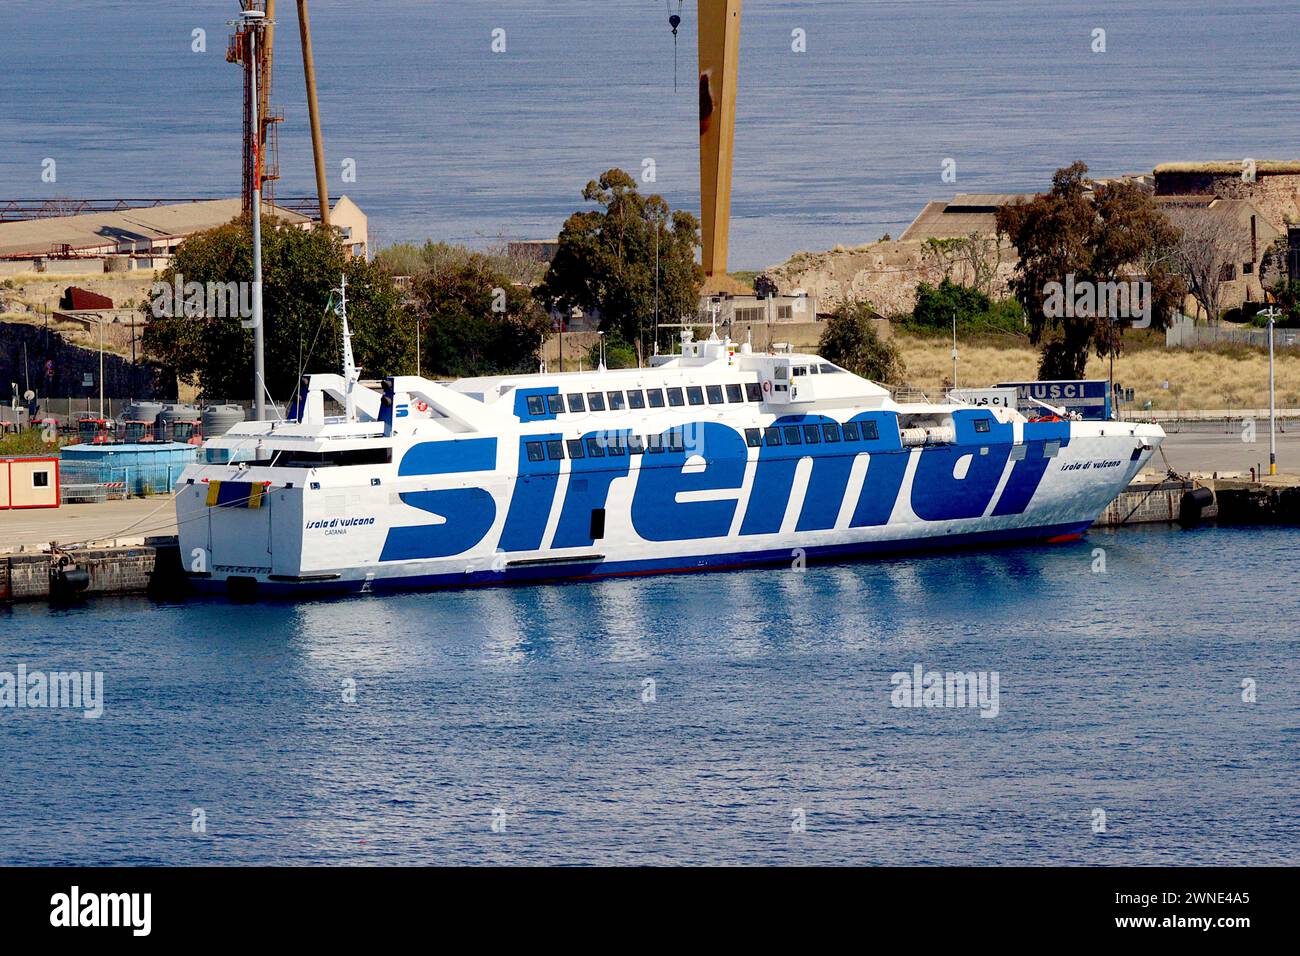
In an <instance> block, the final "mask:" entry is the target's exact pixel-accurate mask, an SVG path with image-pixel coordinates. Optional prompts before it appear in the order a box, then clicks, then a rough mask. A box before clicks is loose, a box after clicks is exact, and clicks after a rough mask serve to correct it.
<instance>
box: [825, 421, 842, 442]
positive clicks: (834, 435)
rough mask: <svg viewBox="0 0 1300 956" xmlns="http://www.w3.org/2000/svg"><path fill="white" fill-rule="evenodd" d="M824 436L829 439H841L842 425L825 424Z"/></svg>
mask: <svg viewBox="0 0 1300 956" xmlns="http://www.w3.org/2000/svg"><path fill="white" fill-rule="evenodd" d="M822 437H823V438H825V439H826V440H827V441H839V440H840V426H839V425H835V424H828V425H823V426H822Z"/></svg>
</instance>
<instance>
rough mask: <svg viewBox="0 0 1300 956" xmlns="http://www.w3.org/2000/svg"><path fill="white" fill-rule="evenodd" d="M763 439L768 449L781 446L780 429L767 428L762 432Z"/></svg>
mask: <svg viewBox="0 0 1300 956" xmlns="http://www.w3.org/2000/svg"><path fill="white" fill-rule="evenodd" d="M763 437H764V438H765V439H766V440H767V445H768V447H769V448H774V447H776V446H777V445H779V444H781V429H779V428H768V429H766V430H765V431H764V432H763Z"/></svg>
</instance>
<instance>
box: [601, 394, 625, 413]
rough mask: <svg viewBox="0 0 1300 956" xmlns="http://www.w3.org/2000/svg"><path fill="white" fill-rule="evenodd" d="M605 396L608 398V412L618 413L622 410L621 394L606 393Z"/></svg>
mask: <svg viewBox="0 0 1300 956" xmlns="http://www.w3.org/2000/svg"><path fill="white" fill-rule="evenodd" d="M605 394H606V395H608V396H609V410H610V411H611V412H620V411H622V410H623V407H624V406H623V393H622V392H606V393H605Z"/></svg>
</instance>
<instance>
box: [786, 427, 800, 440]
mask: <svg viewBox="0 0 1300 956" xmlns="http://www.w3.org/2000/svg"><path fill="white" fill-rule="evenodd" d="M785 443H786V444H787V445H802V444H803V439H802V438H800V437H799V426H798V425H786V426H785Z"/></svg>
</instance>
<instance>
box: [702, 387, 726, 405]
mask: <svg viewBox="0 0 1300 956" xmlns="http://www.w3.org/2000/svg"><path fill="white" fill-rule="evenodd" d="M705 391H706V392H708V395H709V404H710V405H721V404H722V386H721V385H709V386H707V387H706V388H705Z"/></svg>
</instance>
